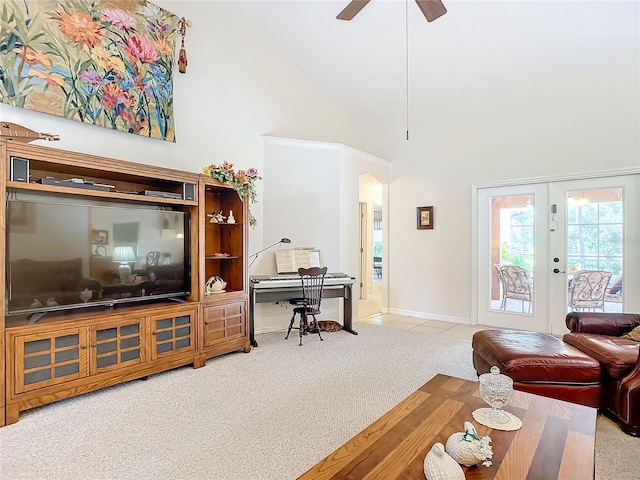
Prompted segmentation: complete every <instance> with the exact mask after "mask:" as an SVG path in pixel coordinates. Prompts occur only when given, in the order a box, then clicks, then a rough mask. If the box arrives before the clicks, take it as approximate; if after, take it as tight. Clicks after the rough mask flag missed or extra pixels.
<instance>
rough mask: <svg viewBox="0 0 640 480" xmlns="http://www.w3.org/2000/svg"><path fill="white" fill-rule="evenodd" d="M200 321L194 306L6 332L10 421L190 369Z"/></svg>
mask: <svg viewBox="0 0 640 480" xmlns="http://www.w3.org/2000/svg"><path fill="white" fill-rule="evenodd" d="M71 315H72V316H74V315H76V314H75V313H74V314H71ZM197 316H198V311H197V308H196V307H195V306H191V305H188V306H175V305H154V306H146V307H145V306H138V307H132V308H125V309H123V311H122V312H120V311H118V309H116V310H114V311H113V312H112V313H103V314H100V315H95V314H93V316H86V315H85V316H84V317H83V318H78V319H77V320H71V321H67V320H60V319H57V318H51V319H47V320H46V323H43V324H42V325H37V324H36V325H20V326H15V327H14V326H11V327H10V328H9V329H7V333H6V341H7V345H8V346H9V348H10V351H11V352H12V354H11V355H10V356H9V361H8V367H9V368H8V371H9V372H12V373H11V374H10V375H9V389H8V390H9V395H8V398H7V423H13V422H14V421H17V417H18V414H19V412H20V411H22V410H26V409H27V408H32V407H34V406H38V405H44V404H47V403H51V402H52V401H55V400H60V399H62V398H66V397H69V396H73V395H76V394H78V393H85V392H88V391H91V390H96V389H98V388H103V387H106V386H109V385H114V384H117V383H120V382H122V381H126V380H131V379H134V378H140V377H143V376H147V375H149V374H151V373H156V372H160V371H163V370H166V369H168V368H174V367H176V366H180V365H185V364H189V363H193V362H194V356H195V354H196V347H195V345H196V342H195V338H196V335H195V329H194V325H195V321H196V318H197Z"/></svg>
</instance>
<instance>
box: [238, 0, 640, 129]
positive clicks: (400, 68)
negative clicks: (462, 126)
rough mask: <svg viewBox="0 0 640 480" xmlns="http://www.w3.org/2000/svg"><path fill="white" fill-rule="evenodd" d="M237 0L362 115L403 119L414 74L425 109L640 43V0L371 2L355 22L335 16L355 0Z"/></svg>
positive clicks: (586, 64)
mask: <svg viewBox="0 0 640 480" xmlns="http://www.w3.org/2000/svg"><path fill="white" fill-rule="evenodd" d="M230 3H231V5H232V8H233V9H234V10H235V11H236V12H237V13H238V14H240V15H241V16H242V17H243V18H245V19H246V21H247V22H248V23H249V24H251V25H252V26H253V27H254V28H255V29H256V30H257V31H259V32H260V33H261V34H263V35H264V37H265V38H266V39H267V41H269V42H271V43H272V44H273V45H274V46H275V47H277V48H278V49H279V50H281V51H282V52H283V53H284V54H285V55H286V56H287V57H288V58H289V59H290V60H291V62H292V63H294V64H295V65H296V66H297V67H298V68H299V69H300V70H301V71H302V72H303V73H305V74H306V75H307V76H308V77H310V78H311V79H312V80H313V81H314V82H315V83H316V84H317V85H318V86H319V87H321V88H322V89H324V90H325V91H326V92H328V93H329V95H331V96H332V97H333V98H335V100H336V101H337V102H338V104H339V105H341V106H342V107H343V108H344V109H345V110H346V111H348V112H349V113H351V114H352V115H353V116H354V117H355V118H356V119H358V120H361V121H363V122H369V121H373V122H379V123H390V122H391V123H396V122H402V121H403V119H404V118H405V117H406V115H407V80H408V84H409V97H408V103H409V105H410V112H412V113H411V114H412V115H420V114H421V113H422V112H429V111H434V110H437V109H439V108H443V107H445V106H447V105H457V104H459V102H461V101H464V99H465V98H466V97H469V96H474V95H486V94H489V95H491V94H497V93H500V92H501V91H511V90H516V89H518V88H522V87H526V86H527V85H531V84H535V83H539V82H543V81H545V80H548V79H549V78H551V77H558V76H561V77H562V76H564V77H566V76H569V75H573V74H577V73H580V72H583V71H587V70H592V69H598V68H601V67H603V66H606V65H609V64H612V63H615V62H620V61H624V60H628V59H631V58H637V57H638V56H639V50H640V2H638V1H637V0H633V1H617V0H604V1H591V0H570V1H561V0H506V1H487V0H466V1H461V0H444V4H445V5H446V8H447V10H448V13H447V14H446V15H444V16H442V17H441V18H439V19H437V20H435V21H434V22H431V23H427V21H426V20H425V18H424V16H423V15H422V13H421V12H420V10H419V9H418V6H417V5H416V3H415V1H413V0H407V1H405V0H372V1H371V2H370V3H369V4H368V5H367V6H366V7H365V8H364V9H363V10H362V11H361V12H360V13H358V14H357V15H356V17H355V18H354V19H353V20H351V21H341V20H337V19H336V15H337V14H338V13H339V12H340V11H341V10H342V9H343V8H344V7H345V6H346V5H347V4H348V3H349V0H340V1H335V0H295V1H294V0H288V1H279V0H262V1H231V2H230ZM405 12H406V13H407V17H405ZM405 18H407V19H408V22H407V21H405ZM407 34H408V39H409V40H408V48H407V43H406V38H407ZM407 52H408V62H409V68H408V77H407V67H406V58H407Z"/></svg>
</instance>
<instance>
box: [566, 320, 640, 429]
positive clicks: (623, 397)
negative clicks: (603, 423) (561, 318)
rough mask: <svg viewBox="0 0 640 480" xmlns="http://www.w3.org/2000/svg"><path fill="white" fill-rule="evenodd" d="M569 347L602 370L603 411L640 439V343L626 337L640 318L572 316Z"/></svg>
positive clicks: (568, 340) (569, 323)
mask: <svg viewBox="0 0 640 480" xmlns="http://www.w3.org/2000/svg"><path fill="white" fill-rule="evenodd" d="M566 324H567V328H569V330H570V333H567V334H565V335H564V337H563V340H564V342H565V343H567V344H569V345H571V346H573V347H574V348H577V349H578V350H580V351H582V352H584V353H586V354H587V355H589V356H590V357H591V358H593V359H595V360H597V361H598V362H599V363H600V367H601V369H602V377H601V385H602V393H601V395H600V409H601V411H603V412H604V413H606V414H607V415H608V416H610V417H612V418H614V419H615V420H617V421H618V423H619V424H620V427H621V428H622V430H624V431H625V432H626V433H629V434H631V435H637V436H638V435H640V343H639V342H636V341H635V340H631V339H628V338H625V337H623V336H622V335H624V334H625V333H627V332H629V331H630V330H633V329H634V328H635V327H637V326H639V325H640V314H632V313H597V312H571V313H569V314H568V315H567V317H566Z"/></svg>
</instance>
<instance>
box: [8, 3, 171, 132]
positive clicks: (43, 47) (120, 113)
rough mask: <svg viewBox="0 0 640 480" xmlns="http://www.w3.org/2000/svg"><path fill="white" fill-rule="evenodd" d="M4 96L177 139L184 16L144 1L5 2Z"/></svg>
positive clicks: (14, 101)
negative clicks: (178, 52) (176, 90)
mask: <svg viewBox="0 0 640 480" xmlns="http://www.w3.org/2000/svg"><path fill="white" fill-rule="evenodd" d="M1 14H2V17H1V18H0V99H1V101H2V103H6V104H9V105H13V106H15V107H20V108H26V109H29V110H37V111H39V112H45V113H49V114H53V115H58V116H62V117H65V118H69V119H72V120H77V121H79V122H84V123H90V124H93V125H99V126H102V127H106V128H112V129H115V130H119V131H123V132H129V133H133V134H137V135H142V136H146V137H151V138H157V139H162V140H166V141H169V142H175V130H174V117H173V65H174V52H175V42H176V35H177V32H178V23H179V21H180V18H179V17H177V16H175V15H173V14H172V13H170V12H168V11H166V10H164V9H162V8H160V7H158V6H157V5H154V4H152V3H150V2H147V1H145V0H73V1H71V0H67V1H60V0H38V1H37V2H34V1H31V0H4V1H3V2H2V11H1Z"/></svg>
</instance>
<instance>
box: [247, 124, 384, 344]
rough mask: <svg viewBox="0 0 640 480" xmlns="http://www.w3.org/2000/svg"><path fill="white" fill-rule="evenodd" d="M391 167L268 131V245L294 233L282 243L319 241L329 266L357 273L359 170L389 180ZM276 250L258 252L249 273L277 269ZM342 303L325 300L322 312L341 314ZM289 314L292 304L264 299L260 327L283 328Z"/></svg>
mask: <svg viewBox="0 0 640 480" xmlns="http://www.w3.org/2000/svg"><path fill="white" fill-rule="evenodd" d="M388 170H389V162H387V161H385V160H382V159H380V158H377V157H374V156H372V155H369V154H367V153H364V152H360V151H358V150H355V149H352V148H350V147H346V146H344V145H341V144H336V143H327V142H313V141H301V140H296V139H287V138H278V137H265V175H266V176H267V177H268V178H269V181H268V182H265V185H264V243H265V245H271V244H273V243H275V242H277V241H278V240H279V239H281V238H282V237H287V238H290V239H291V241H292V243H291V244H289V245H284V246H282V247H281V248H283V249H290V248H295V247H316V248H317V249H319V250H320V252H321V264H322V266H326V267H327V268H328V269H329V271H330V272H344V273H347V274H349V275H353V276H357V273H358V261H359V258H358V250H359V245H358V230H359V221H358V215H359V212H358V190H359V176H360V175H361V174H364V173H371V174H375V176H376V177H377V178H379V179H382V180H383V181H384V182H386V181H387V180H388ZM275 250H277V248H274V249H271V250H268V251H267V252H264V253H263V254H260V256H259V257H258V260H257V261H256V262H255V263H254V265H253V267H252V268H251V270H250V272H249V274H250V275H256V274H274V273H276V270H275V260H274V251H275ZM357 282H359V278H358V279H357ZM354 290H355V287H354ZM356 292H357V290H356ZM355 300H356V299H354V302H353V304H354V310H353V315H354V318H358V317H357V301H355ZM341 305H342V304H341V301H339V300H327V301H323V304H322V315H320V316H319V318H320V319H333V320H340V319H341V318H342V309H341ZM290 318H291V309H290V308H289V309H288V310H286V311H283V310H282V308H281V307H278V306H272V305H268V304H260V305H258V306H257V308H256V315H255V329H256V332H263V331H272V330H277V329H282V328H284V327H286V326H287V325H288V322H289V319H290Z"/></svg>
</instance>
